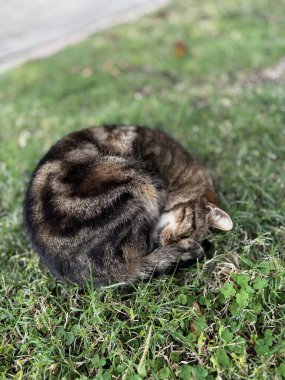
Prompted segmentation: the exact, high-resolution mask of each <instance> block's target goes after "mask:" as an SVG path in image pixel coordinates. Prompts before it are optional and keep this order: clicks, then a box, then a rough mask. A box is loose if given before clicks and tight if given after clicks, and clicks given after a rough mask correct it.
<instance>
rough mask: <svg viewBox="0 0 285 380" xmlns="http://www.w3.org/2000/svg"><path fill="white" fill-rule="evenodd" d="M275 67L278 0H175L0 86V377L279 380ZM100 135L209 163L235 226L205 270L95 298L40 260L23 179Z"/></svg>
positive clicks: (282, 110) (5, 78) (283, 119)
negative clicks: (94, 130) (120, 130)
mask: <svg viewBox="0 0 285 380" xmlns="http://www.w3.org/2000/svg"><path fill="white" fill-rule="evenodd" d="M284 56H285V3H284V1H283V0H275V1H274V2H273V1H269V0H268V1H266V0H248V1H237V0H227V1H226V0H221V1H218V2H212V1H211V0H205V1H198V0H191V1H190V0H188V1H187V0H181V1H180V0H179V1H174V2H173V3H171V4H170V5H169V6H168V7H167V8H165V9H163V10H161V11H159V12H157V13H156V14H153V15H148V16H145V17H143V18H142V19H141V20H139V21H138V22H135V23H132V24H126V25H122V26H119V27H116V28H113V29H110V30H106V31H104V32H102V33H99V34H96V35H94V36H92V37H91V38H89V39H88V40H86V41H85V42H83V43H81V44H78V45H76V46H73V47H70V48H68V49H65V50H64V51H63V52H61V53H59V54H57V55H55V56H53V57H50V58H46V59H44V60H42V61H36V62H30V63H28V64H26V65H25V66H23V67H22V68H18V69H14V70H12V71H11V72H9V73H6V74H5V75H2V76H1V77H0V118H1V119H0V120H1V124H0V144H1V146H0V191H1V193H0V194H1V195H0V197H1V198H0V217H1V219H0V271H1V275H0V279H1V287H0V339H1V341H0V373H1V379H66V380H70V379H81V380H87V379H96V380H99V379H102V380H103V379H104V380H105V379H106V380H107V379H125V380H128V379H130V380H131V379H133V380H138V379H141V378H146V379H196V380H200V379H282V378H285V293H284V290H285V262H284V254H285V252H284V245H285V229H284V225H285V202H284V199H285V185H284V171H285V165H284V162H285V135H284V132H285V73H284V72H283V74H282V73H281V74H280V75H279V77H278V76H277V77H276V78H273V79H272V78H271V77H272V76H270V75H268V72H269V71H268V68H270V67H271V68H274V67H275V66H276V65H277V64H278V62H279V61H280V60H281V59H282V58H283V57H284ZM266 69H267V71H266ZM266 73H267V74H266ZM103 123H125V124H142V125H149V126H152V127H158V128H161V129H163V130H165V131H166V132H169V133H170V134H171V135H172V136H173V137H174V138H176V139H177V140H178V141H180V142H182V143H183V144H184V145H185V146H187V147H188V148H189V150H190V151H192V152H194V154H195V155H196V156H197V157H199V158H200V160H201V161H202V162H204V163H205V164H206V165H207V166H208V167H209V169H210V170H211V172H212V175H213V177H214V179H215V183H216V187H217V189H218V193H219V197H220V200H221V204H222V206H223V207H224V208H225V209H226V210H227V211H228V212H229V213H230V215H231V216H232V219H233V220H234V223H235V227H234V229H233V231H231V232H230V233H227V234H222V233H215V232H211V233H210V235H209V239H210V241H211V242H212V244H213V247H214V249H213V256H212V258H210V259H208V260H202V261H201V262H199V263H197V265H194V266H192V267H191V268H189V269H187V270H183V271H181V272H179V273H176V274H175V275H163V276H160V277H158V278H156V279H153V280H152V281H150V282H145V283H141V284H137V285H136V286H134V287H131V288H122V287H120V286H114V287H110V288H106V289H99V290H95V291H94V290H92V289H89V290H88V291H81V290H79V289H78V288H77V287H76V286H72V285H67V284H62V283H57V282H56V281H55V280H54V279H53V278H52V277H51V276H50V275H49V273H48V271H47V270H45V269H44V268H43V267H42V265H40V264H39V262H38V259H37V257H36V255H35V253H34V252H33V251H31V249H30V248H29V244H28V241H27V238H26V237H25V234H24V231H23V227H22V201H23V194H24V191H25V188H26V186H27V183H28V180H29V176H30V175H31V172H32V170H33V168H34V167H35V165H36V163H37V161H38V160H39V158H40V157H41V156H42V154H43V153H44V152H45V151H46V150H47V149H48V148H49V146H50V145H51V144H53V143H54V142H55V141H57V140H58V139H59V138H61V137H62V136H64V135H65V134H67V133H69V132H71V131H73V130H76V129H80V128H84V127H86V126H93V125H100V124H103Z"/></svg>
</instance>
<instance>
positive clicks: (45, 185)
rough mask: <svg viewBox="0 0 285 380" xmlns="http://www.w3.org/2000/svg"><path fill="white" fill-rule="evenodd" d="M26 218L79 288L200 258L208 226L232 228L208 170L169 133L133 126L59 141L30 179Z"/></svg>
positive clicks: (57, 270)
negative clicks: (219, 204)
mask: <svg viewBox="0 0 285 380" xmlns="http://www.w3.org/2000/svg"><path fill="white" fill-rule="evenodd" d="M24 221H25V225H26V229H27V232H28V234H29V237H30V240H31V242H32V244H33V246H34V248H35V250H36V251H37V252H38V253H39V255H40V257H41V259H42V261H43V262H44V263H45V265H47V267H48V268H49V269H50V270H51V272H52V273H53V274H54V275H55V276H56V277H58V278H60V279H68V280H70V281H72V282H75V283H77V284H79V285H80V286H84V285H85V284H86V283H87V282H88V281H90V278H92V280H93V283H94V285H95V286H99V285H107V284H112V283H115V282H132V281H136V280H139V279H143V278H147V277H149V276H151V275H152V274H153V273H154V272H158V273H160V272H164V271H166V270H168V269H169V268H171V267H172V266H173V265H176V264H177V262H178V261H179V260H184V261H185V260H188V259H193V258H197V257H199V256H201V254H202V253H203V251H202V249H201V248H200V244H199V243H200V242H201V241H202V240H203V239H204V238H205V236H206V234H207V231H208V228H209V227H210V226H215V227H216V228H220V229H224V230H229V229H230V228H231V226H232V224H231V221H230V218H229V216H228V215H227V214H226V213H225V212H224V211H222V210H220V209H219V208H218V207H217V199H216V196H215V194H214V189H213V184H212V180H211V178H210V176H209V175H208V173H207V171H206V170H205V169H204V168H203V167H202V166H201V165H200V164H198V162H197V161H195V160H194V159H193V157H192V156H191V155H190V154H189V153H188V152H187V151H186V150H185V149H184V148H183V147H182V146H181V145H179V144H178V143H177V142H176V141H174V140H173V139H171V138H170V137H169V136H167V135H166V134H164V133H162V132H160V131H157V130H152V129H149V128H142V127H132V126H130V127H127V126H106V127H103V128H90V129H85V130H82V131H78V132H75V133H72V134H70V135H68V136H67V137H65V138H63V139H62V140H60V141H59V142H58V143H56V144H55V145H54V146H53V147H52V148H51V149H50V150H49V152H48V153H47V154H46V155H45V156H44V157H43V159H42V160H41V161H40V163H39V164H38V166H37V168H36V170H35V172H34V174H33V176H32V179H31V181H30V184H29V187H28V190H27V193H26V198H25V203H24Z"/></svg>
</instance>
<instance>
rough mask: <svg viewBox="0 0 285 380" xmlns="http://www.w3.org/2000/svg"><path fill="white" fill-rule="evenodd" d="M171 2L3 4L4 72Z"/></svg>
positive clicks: (0, 65) (10, 0) (5, 0)
mask: <svg viewBox="0 0 285 380" xmlns="http://www.w3.org/2000/svg"><path fill="white" fill-rule="evenodd" d="M166 3H167V0H2V1H1V0H0V72H3V71H6V70H9V69H10V68H12V67H14V66H17V65H19V64H21V63H23V62H25V61H27V60H29V59H34V58H41V57H44V56H47V55H49V54H53V53H55V52H57V51H59V50H60V49H62V48H63V47H65V46H67V45H70V44H73V43H75V42H78V41H80V40H82V39H84V38H86V37H87V36H88V35H89V34H92V33H94V32H97V31H99V30H102V29H104V28H107V27H110V26H112V25H116V24H120V23H123V22H126V21H130V20H134V19H136V18H138V17H139V16H141V15H142V14H144V13H148V12H151V11H154V10H156V9H157V8H159V7H161V6H163V5H165V4H166Z"/></svg>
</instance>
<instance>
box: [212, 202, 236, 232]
mask: <svg viewBox="0 0 285 380" xmlns="http://www.w3.org/2000/svg"><path fill="white" fill-rule="evenodd" d="M206 208H207V210H208V211H209V215H208V221H209V225H210V227H213V228H217V229H218V230H222V231H230V230H231V229H232V228H233V222H232V220H231V218H230V216H229V215H228V214H227V213H226V212H225V211H223V210H221V209H220V208H219V207H218V206H216V205H214V204H213V203H210V202H208V203H207V205H206Z"/></svg>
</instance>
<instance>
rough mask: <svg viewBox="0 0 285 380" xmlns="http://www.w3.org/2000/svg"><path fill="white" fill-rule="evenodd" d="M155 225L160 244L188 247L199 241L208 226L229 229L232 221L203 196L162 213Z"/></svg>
mask: <svg viewBox="0 0 285 380" xmlns="http://www.w3.org/2000/svg"><path fill="white" fill-rule="evenodd" d="M157 227H158V228H157V232H158V234H159V240H160V244H161V245H163V246H165V245H170V244H175V245H177V246H178V247H180V248H181V249H188V248H189V247H191V246H193V245H195V243H197V242H198V243H199V242H201V241H202V240H203V239H204V238H205V237H206V235H207V233H208V230H209V228H216V229H218V230H222V231H230V230H231V229H232V228H233V222H232V220H231V218H230V216H229V215H228V214H227V213H226V212H225V211H223V210H222V209H221V208H220V207H218V206H217V205H216V204H215V203H213V202H211V201H209V199H208V197H205V196H203V197H201V199H199V200H195V201H192V200H191V201H189V202H185V203H181V204H178V205H177V206H175V207H173V209H172V210H170V211H168V212H165V213H163V214H162V215H161V218H160V220H159V223H158V226H157Z"/></svg>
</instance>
